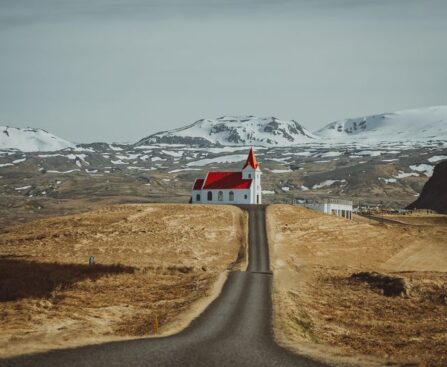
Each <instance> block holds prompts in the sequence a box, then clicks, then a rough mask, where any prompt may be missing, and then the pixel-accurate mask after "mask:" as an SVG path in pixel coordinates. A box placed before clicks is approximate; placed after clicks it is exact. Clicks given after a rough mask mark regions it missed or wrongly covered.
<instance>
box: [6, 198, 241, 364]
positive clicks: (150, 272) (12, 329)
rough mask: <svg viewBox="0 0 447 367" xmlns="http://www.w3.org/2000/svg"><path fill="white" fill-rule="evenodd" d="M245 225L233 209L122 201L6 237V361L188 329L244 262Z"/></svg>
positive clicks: (27, 226) (32, 224)
mask: <svg viewBox="0 0 447 367" xmlns="http://www.w3.org/2000/svg"><path fill="white" fill-rule="evenodd" d="M245 228H246V216H245V214H244V213H243V212H242V210H240V209H238V208H236V207H233V206H214V207H212V206H202V205H194V206H191V205H120V206H111V207H106V208H102V209H99V210H94V211H90V212H88V213H85V214H81V215H75V216H60V217H52V218H48V219H45V220H41V221H35V222H30V223H28V224H25V225H19V226H13V227H9V228H8V229H7V230H3V231H0V315H1V321H2V324H1V325H2V326H1V328H0V360H1V359H2V358H4V357H6V356H12V355H18V354H24V353H33V352H39V351H45V350H48V349H54V348H67V347H70V346H76V345H82V344H93V343H101V342H106V341H111V340H120V339H128V338H135V337H143V336H150V335H153V334H154V330H153V326H152V325H153V320H154V317H155V315H157V317H158V324H159V335H164V334H170V333H173V332H175V331H178V330H180V329H182V328H184V327H185V326H187V324H188V323H189V322H190V321H191V320H192V319H193V318H194V317H195V316H196V315H197V314H198V313H200V311H201V310H203V309H204V307H206V306H207V304H208V303H209V302H211V301H212V300H213V298H214V297H215V295H216V294H218V293H219V288H220V286H221V285H222V283H223V280H224V279H225V276H226V272H227V271H228V269H232V268H233V269H239V266H240V267H243V266H245V265H244V263H243V262H244V254H245V246H246V242H245V241H246V236H247V235H246V232H245ZM89 256H94V257H95V260H96V264H95V265H89V263H88V259H89ZM0 364H2V363H1V362H0Z"/></svg>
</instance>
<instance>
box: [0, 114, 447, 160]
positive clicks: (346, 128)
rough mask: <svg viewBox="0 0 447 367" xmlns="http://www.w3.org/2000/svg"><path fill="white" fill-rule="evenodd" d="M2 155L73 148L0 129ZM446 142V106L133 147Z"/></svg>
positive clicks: (220, 124)
mask: <svg viewBox="0 0 447 367" xmlns="http://www.w3.org/2000/svg"><path fill="white" fill-rule="evenodd" d="M0 131H1V132H0V149H4V150H5V149H17V150H21V151H25V152H26V151H28V152H31V151H55V150H61V149H64V148H68V147H73V146H74V144H72V143H70V142H68V141H66V140H64V139H62V138H59V137H57V136H55V135H52V134H50V133H48V132H46V131H45V130H41V129H32V128H26V129H21V128H13V127H5V126H2V127H0ZM436 141H447V106H437V107H426V108H419V109H412V110H404V111H398V112H394V113H385V114H379V115H371V116H364V117H357V118H349V119H345V120H341V121H335V122H332V123H330V124H328V125H326V126H325V127H323V128H322V129H319V130H318V131H316V132H313V133H312V132H310V131H309V130H307V129H306V128H305V127H303V126H302V125H301V124H300V123H298V122H296V121H294V120H290V121H287V120H280V119H278V118H276V117H255V116H222V117H219V118H217V119H201V120H198V121H196V122H194V123H192V124H190V125H187V126H184V127H181V128H177V129H173V130H169V131H162V132H159V133H156V134H152V135H149V136H147V137H145V138H143V139H141V140H139V141H138V142H136V143H135V144H133V145H134V146H136V147H139V146H145V145H151V144H168V145H172V144H182V145H195V146H247V145H256V146H278V147H281V146H295V145H300V144H329V145H330V144H337V145H339V144H352V143H359V144H363V145H377V144H380V143H386V142H402V143H408V142H420V143H424V142H425V143H426V142H436Z"/></svg>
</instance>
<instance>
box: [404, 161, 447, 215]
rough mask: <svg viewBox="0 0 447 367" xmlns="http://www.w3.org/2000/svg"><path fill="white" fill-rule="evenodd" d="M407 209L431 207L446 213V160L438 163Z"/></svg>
mask: <svg viewBox="0 0 447 367" xmlns="http://www.w3.org/2000/svg"><path fill="white" fill-rule="evenodd" d="M408 209H431V210H435V211H437V212H438V213H446V214H447V160H444V161H442V162H441V163H438V164H437V165H436V166H435V169H434V171H433V176H432V177H431V178H430V179H429V180H428V181H427V183H426V184H425V185H424V188H423V189H422V192H421V194H420V196H419V198H418V199H417V200H416V201H415V202H413V203H411V204H410V205H409V206H408Z"/></svg>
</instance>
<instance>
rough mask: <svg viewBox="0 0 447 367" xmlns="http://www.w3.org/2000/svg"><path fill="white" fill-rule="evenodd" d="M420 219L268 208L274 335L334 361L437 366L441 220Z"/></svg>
mask: <svg viewBox="0 0 447 367" xmlns="http://www.w3.org/2000/svg"><path fill="white" fill-rule="evenodd" d="M419 220H421V219H419ZM423 221H424V225H422V226H421V225H420V224H417V225H414V224H409V225H380V224H378V223H368V222H365V221H359V222H355V221H354V222H350V221H347V220H344V219H341V218H336V217H333V216H328V215H324V214H321V213H317V212H313V211H310V210H307V209H303V208H300V207H296V206H286V205H275V206H272V207H269V209H268V228H269V230H268V232H269V237H270V244H271V258H272V266H273V270H274V273H275V277H274V314H275V320H274V324H275V334H276V337H277V338H278V340H279V342H280V343H282V344H284V345H285V346H287V347H289V348H292V349H295V350H300V351H301V352H305V353H308V354H310V355H312V356H314V357H316V358H321V359H326V360H329V361H331V362H333V363H335V364H340V365H343V364H348V365H349V364H351V365H352V364H354V365H383V364H384V363H393V362H396V363H414V364H417V365H421V366H442V365H446V364H447V359H446V353H445V351H446V350H447V319H446V315H447V273H446V271H447V244H446V242H445V238H447V225H442V224H439V222H442V221H443V220H442V219H440V218H439V217H437V219H435V223H437V224H436V225H427V223H429V222H430V219H428V218H425V219H423ZM366 355H368V356H369V357H365V356H366ZM384 361H387V362H384Z"/></svg>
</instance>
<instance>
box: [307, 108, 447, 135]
mask: <svg viewBox="0 0 447 367" xmlns="http://www.w3.org/2000/svg"><path fill="white" fill-rule="evenodd" d="M314 134H315V135H317V136H319V137H324V138H327V139H330V140H331V141H332V142H338V143H340V142H352V141H357V142H364V143H382V142H386V141H402V142H406V141H413V142H414V141H430V140H444V141H445V140H447V106H438V107H426V108H419V109H412V110H405V111H399V112H394V113H384V114H380V115H372V116H365V117H357V118H349V119H346V120H341V121H335V122H332V123H330V124H328V125H326V126H325V127H323V128H322V129H320V130H318V131H316V132H315V133H314Z"/></svg>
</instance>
